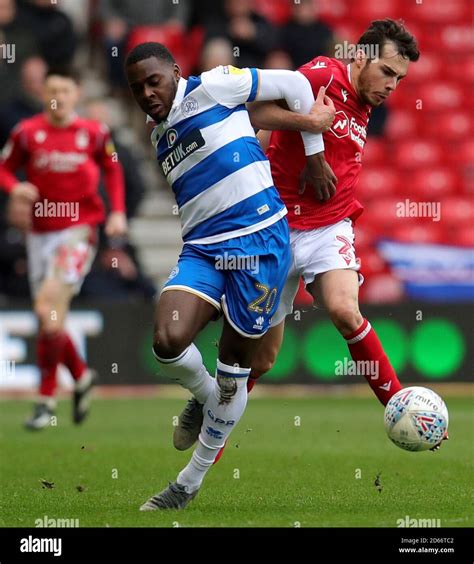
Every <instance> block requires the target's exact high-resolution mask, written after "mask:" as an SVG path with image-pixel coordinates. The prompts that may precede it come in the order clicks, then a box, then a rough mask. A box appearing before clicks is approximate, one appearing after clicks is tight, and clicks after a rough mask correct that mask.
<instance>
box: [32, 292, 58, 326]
mask: <svg viewBox="0 0 474 564" xmlns="http://www.w3.org/2000/svg"><path fill="white" fill-rule="evenodd" d="M34 311H35V314H36V317H37V318H38V321H39V325H40V328H41V329H42V331H44V332H54V331H56V330H57V329H58V312H57V311H56V310H55V307H54V304H53V303H52V302H51V301H50V300H48V299H47V298H38V299H37V300H36V301H35V304H34Z"/></svg>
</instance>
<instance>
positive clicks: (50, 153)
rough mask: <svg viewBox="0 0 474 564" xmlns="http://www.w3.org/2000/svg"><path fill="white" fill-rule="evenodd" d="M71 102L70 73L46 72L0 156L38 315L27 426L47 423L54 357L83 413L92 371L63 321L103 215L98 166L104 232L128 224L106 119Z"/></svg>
mask: <svg viewBox="0 0 474 564" xmlns="http://www.w3.org/2000/svg"><path fill="white" fill-rule="evenodd" d="M78 100H79V86H78V83H77V80H76V79H75V77H74V76H73V75H72V74H70V73H68V72H63V71H60V72H59V71H58V72H56V71H51V72H49V73H48V75H47V77H46V80H45V85H44V103H45V106H44V112H43V113H42V114H39V115H36V116H34V117H32V118H30V119H26V120H24V121H21V122H20V123H19V124H18V125H17V126H16V127H15V129H14V130H13V132H12V134H11V136H10V139H9V140H8V142H7V144H6V145H5V148H4V150H3V154H2V158H1V159H0V186H1V187H2V189H4V190H6V191H7V192H8V193H9V194H10V198H9V217H10V219H11V221H12V223H14V224H16V225H17V226H18V227H20V228H22V229H24V230H25V231H27V255H28V274H29V279H30V286H31V291H32V296H33V300H34V311H35V313H36V315H37V318H38V339H37V364H38V367H39V369H40V374H41V381H40V387H39V398H38V401H37V403H36V405H35V409H34V413H33V416H32V417H31V418H30V419H29V420H28V421H27V422H26V427H27V428H28V429H42V428H44V427H46V426H48V425H49V424H50V423H51V417H52V416H53V415H54V412H55V390H56V372H57V368H58V365H59V364H60V363H61V364H64V365H65V366H66V367H67V368H68V370H69V371H70V373H71V375H72V377H73V379H74V384H75V385H74V402H73V403H74V409H73V420H74V422H75V423H80V422H81V421H82V420H83V419H84V418H85V416H86V415H87V413H88V406H89V400H90V391H91V388H92V385H93V383H94V373H93V371H92V370H90V369H89V368H88V367H87V366H86V364H85V362H84V360H83V359H82V358H81V356H80V355H79V353H78V351H77V349H76V345H75V344H74V343H73V341H72V340H71V338H70V336H69V335H68V333H67V332H66V331H65V321H66V316H67V313H68V311H69V307H70V302H71V299H72V297H73V296H74V295H75V294H76V293H77V292H78V291H79V289H80V287H81V284H82V282H83V280H84V278H85V276H86V275H87V273H88V271H89V269H90V266H91V264H92V261H93V258H94V255H95V245H96V236H97V234H96V230H97V224H99V223H101V222H102V221H103V220H104V219H105V212H104V205H103V203H102V200H101V198H100V196H99V194H98V185H99V178H100V172H101V170H102V171H103V172H104V180H105V184H106V188H107V192H108V196H109V200H110V208H111V213H110V214H109V216H108V219H107V223H106V227H105V231H106V234H107V235H108V236H109V237H117V236H121V235H124V234H125V233H126V230H127V222H126V216H125V198H124V181H123V171H122V167H121V165H120V163H119V162H118V161H117V158H116V153H115V149H114V145H113V142H112V139H111V137H110V133H109V131H108V129H107V127H106V126H105V125H103V124H101V123H99V122H95V121H91V120H85V119H82V118H80V117H78V116H77V114H76V113H75V107H76V104H77V103H78ZM19 169H23V170H24V171H25V172H26V177H27V182H20V181H19V180H18V179H17V177H16V176H15V172H16V171H17V170H19ZM25 210H26V213H25Z"/></svg>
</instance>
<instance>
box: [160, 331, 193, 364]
mask: <svg viewBox="0 0 474 564" xmlns="http://www.w3.org/2000/svg"><path fill="white" fill-rule="evenodd" d="M190 344H191V342H190V340H189V337H188V335H186V333H184V332H182V331H180V330H179V329H170V328H165V329H157V330H156V331H155V335H154V338H153V350H154V351H155V354H156V355H157V356H159V357H160V358H176V357H177V356H179V355H180V354H181V353H182V352H183V351H184V350H185V349H186V348H187V347H189V345H190Z"/></svg>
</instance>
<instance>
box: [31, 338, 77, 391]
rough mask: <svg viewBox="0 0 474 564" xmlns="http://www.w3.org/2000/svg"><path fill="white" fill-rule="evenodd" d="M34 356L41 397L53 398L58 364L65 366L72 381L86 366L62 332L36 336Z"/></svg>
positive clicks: (70, 341)
mask: <svg viewBox="0 0 474 564" xmlns="http://www.w3.org/2000/svg"><path fill="white" fill-rule="evenodd" d="M36 355H37V361H38V367H39V369H40V372H41V384H40V390H39V393H40V395H41V396H48V397H52V396H54V392H55V391H56V371H57V368H58V364H59V363H63V364H65V365H66V367H67V368H68V369H69V371H70V372H71V375H72V377H73V378H74V380H78V379H79V378H80V377H81V376H82V374H83V372H84V370H85V368H86V365H85V364H84V362H83V360H82V359H81V357H80V356H79V354H78V353H77V350H76V347H75V345H74V343H73V342H72V340H71V338H70V337H69V335H68V334H67V333H65V332H64V331H60V332H57V333H54V334H51V335H50V334H46V333H43V332H41V333H40V334H39V335H38V341H37V345H36Z"/></svg>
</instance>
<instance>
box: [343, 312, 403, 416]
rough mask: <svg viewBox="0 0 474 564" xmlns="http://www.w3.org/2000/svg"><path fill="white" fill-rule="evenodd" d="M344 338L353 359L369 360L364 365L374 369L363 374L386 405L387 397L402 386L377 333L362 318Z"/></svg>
mask: <svg viewBox="0 0 474 564" xmlns="http://www.w3.org/2000/svg"><path fill="white" fill-rule="evenodd" d="M345 339H346V341H347V346H348V347H349V351H350V353H351V356H352V359H353V360H355V361H369V363H367V362H366V365H364V366H368V367H369V368H373V369H374V370H373V371H371V373H365V374H364V376H365V378H366V380H367V382H368V384H369V386H370V387H371V388H372V391H373V392H374V394H375V395H376V396H377V398H378V399H379V401H380V402H381V403H382V404H383V405H387V403H388V401H389V399H390V398H391V397H392V396H393V395H394V394H396V393H397V392H398V391H399V390H401V389H402V386H401V384H400V382H399V380H398V378H397V375H396V374H395V370H394V369H393V367H392V365H391V364H390V361H389V360H388V357H387V355H386V354H385V352H384V350H383V347H382V344H381V342H380V340H379V338H378V337H377V333H376V332H375V331H374V330H373V329H372V326H371V325H370V323H369V322H368V321H367V319H364V321H363V322H362V325H361V326H360V327H359V329H357V331H355V332H354V333H352V334H351V335H348V336H347V337H345ZM370 361H371V362H370Z"/></svg>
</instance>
